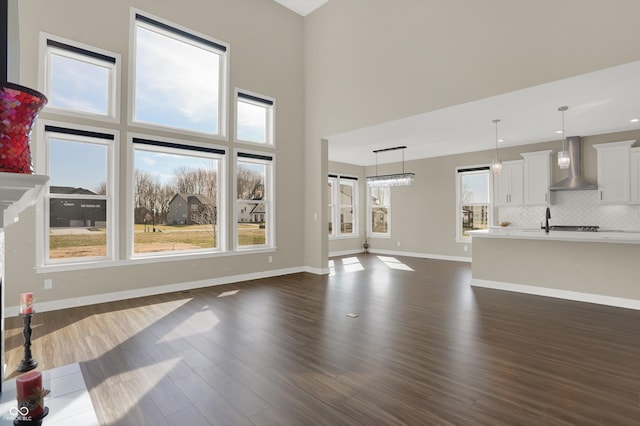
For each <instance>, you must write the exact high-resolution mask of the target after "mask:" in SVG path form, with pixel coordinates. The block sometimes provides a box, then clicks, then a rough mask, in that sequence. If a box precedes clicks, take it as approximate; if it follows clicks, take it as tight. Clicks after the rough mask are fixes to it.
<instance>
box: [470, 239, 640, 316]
mask: <svg viewBox="0 0 640 426" xmlns="http://www.w3.org/2000/svg"><path fill="white" fill-rule="evenodd" d="M470 234H471V235H472V237H473V256H472V263H471V265H472V279H471V285H473V286H477V287H488V288H494V289H500V290H509V291H516V292H521V293H529V294H536V295H541V296H550V297H559V298H563V299H571V300H579V301H583V302H591V303H599V304H604V305H611V306H619V307H625V308H630V309H638V310H640V232H568V231H550V232H549V233H548V234H546V233H545V232H544V230H542V229H517V228H514V229H511V228H493V229H489V230H484V231H472V232H471V233H470Z"/></svg>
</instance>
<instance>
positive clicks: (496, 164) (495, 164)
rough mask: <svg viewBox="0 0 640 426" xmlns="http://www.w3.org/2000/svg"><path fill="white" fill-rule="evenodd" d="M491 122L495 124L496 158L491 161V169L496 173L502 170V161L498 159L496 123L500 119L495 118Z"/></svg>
mask: <svg viewBox="0 0 640 426" xmlns="http://www.w3.org/2000/svg"><path fill="white" fill-rule="evenodd" d="M491 122H492V123H493V124H495V126H496V158H495V159H494V160H492V161H491V171H492V172H493V174H496V175H497V174H498V173H500V172H501V171H502V161H500V157H499V156H498V123H499V122H500V120H498V119H495V120H493V121H491Z"/></svg>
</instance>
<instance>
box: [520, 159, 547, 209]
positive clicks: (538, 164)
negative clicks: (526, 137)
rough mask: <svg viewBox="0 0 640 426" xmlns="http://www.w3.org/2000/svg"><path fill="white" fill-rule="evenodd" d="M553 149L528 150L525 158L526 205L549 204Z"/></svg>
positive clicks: (524, 184)
mask: <svg viewBox="0 0 640 426" xmlns="http://www.w3.org/2000/svg"><path fill="white" fill-rule="evenodd" d="M552 152H553V151H550V150H549V151H537V152H526V153H523V154H520V155H522V158H524V177H523V186H524V205H525V206H543V205H547V204H549V199H550V197H549V186H550V185H551V153H552Z"/></svg>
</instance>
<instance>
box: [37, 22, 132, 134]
mask: <svg viewBox="0 0 640 426" xmlns="http://www.w3.org/2000/svg"><path fill="white" fill-rule="evenodd" d="M40 45H41V50H42V52H43V65H42V67H41V69H40V82H41V83H40V84H41V87H42V91H43V92H44V93H45V95H46V96H47V97H48V99H49V102H48V104H47V105H46V106H45V111H55V112H56V113H59V114H63V115H67V116H71V117H90V118H93V119H98V120H103V121H109V122H117V121H119V117H120V111H119V105H120V100H119V99H120V96H119V93H120V89H119V87H120V55H118V54H116V53H113V52H108V51H105V50H102V49H98V48H95V47H93V46H88V45H85V44H82V43H78V42H75V41H71V40H66V39H64V38H61V37H57V36H53V35H51V34H46V33H41V35H40ZM69 95H71V96H69Z"/></svg>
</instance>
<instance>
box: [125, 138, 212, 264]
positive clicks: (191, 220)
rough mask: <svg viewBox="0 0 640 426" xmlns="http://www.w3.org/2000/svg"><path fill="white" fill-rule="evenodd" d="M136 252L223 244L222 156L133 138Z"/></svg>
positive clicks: (178, 250) (165, 251)
mask: <svg viewBox="0 0 640 426" xmlns="http://www.w3.org/2000/svg"><path fill="white" fill-rule="evenodd" d="M132 142H133V158H134V160H133V182H132V187H133V191H132V192H133V204H132V205H133V212H132V217H133V224H132V230H133V255H134V256H136V255H137V256H140V255H145V256H148V255H151V254H164V255H167V254H175V253H184V252H190V251H213V250H222V249H224V244H223V241H224V235H222V234H221V230H223V229H224V226H222V218H223V217H224V216H223V214H222V212H223V209H224V202H223V200H224V194H222V193H221V191H222V188H224V185H223V182H222V180H223V179H224V172H223V167H224V161H223V160H224V155H225V151H224V150H221V149H214V148H200V147H191V146H183V145H179V144H176V143H173V142H166V141H158V140H151V139H143V138H136V137H134V138H133V140H132Z"/></svg>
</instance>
